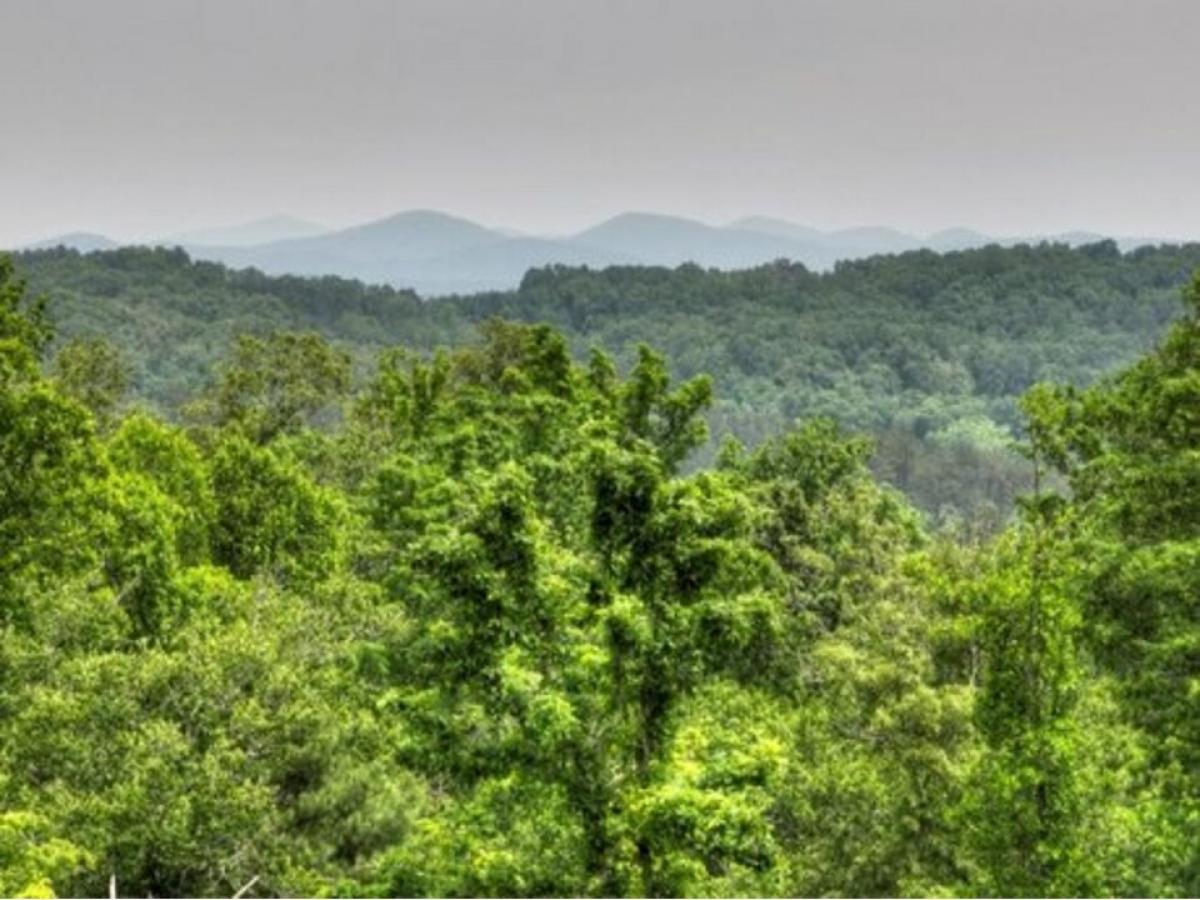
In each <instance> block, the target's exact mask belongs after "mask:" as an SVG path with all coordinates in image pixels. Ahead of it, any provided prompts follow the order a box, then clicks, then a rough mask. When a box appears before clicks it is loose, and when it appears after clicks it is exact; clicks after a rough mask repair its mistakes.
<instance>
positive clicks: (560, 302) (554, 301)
mask: <svg viewBox="0 0 1200 900" xmlns="http://www.w3.org/2000/svg"><path fill="white" fill-rule="evenodd" d="M17 263H18V265H19V267H20V269H21V270H22V271H23V272H24V273H26V274H27V276H28V277H29V279H30V282H31V284H32V285H33V287H34V288H35V289H36V290H42V291H46V292H48V294H49V295H50V297H51V306H50V313H51V316H52V318H53V319H54V320H55V321H56V323H57V326H58V331H59V335H60V338H61V339H69V338H71V337H78V336H97V335H98V336H103V337H104V338H105V339H106V340H108V341H110V342H112V343H113V344H114V345H115V346H117V347H118V348H120V349H121V350H122V351H123V353H124V355H125V357H126V359H127V360H128V362H129V363H130V364H131V366H132V384H133V393H134V395H135V396H137V397H141V398H143V399H145V400H147V401H150V402H151V403H152V404H153V405H154V407H155V408H156V409H157V410H158V411H160V412H162V413H163V414H165V415H167V416H169V417H172V418H173V417H175V416H176V413H177V410H178V408H179V406H180V404H181V403H183V402H184V401H185V400H186V399H187V398H188V397H190V396H191V395H192V394H193V393H194V392H195V391H196V389H197V388H198V387H199V386H200V385H201V384H202V382H203V380H204V378H205V377H206V375H207V373H208V372H209V370H210V369H211V367H212V365H213V364H214V363H215V361H216V360H217V359H219V358H220V357H221V356H222V355H223V354H224V353H225V351H226V348H228V347H229V345H230V342H231V340H232V339H233V337H234V336H235V335H236V334H239V333H244V332H248V333H254V334H260V335H263V334H267V333H269V332H271V331H274V330H279V329H298V330H313V331H316V332H319V333H321V334H322V335H324V336H325V337H326V338H328V339H330V340H332V341H333V342H335V344H336V345H337V346H339V347H340V348H341V349H344V350H346V351H347V352H349V353H350V354H351V356H352V358H353V359H354V360H355V361H356V363H357V364H358V366H357V372H358V374H359V375H360V376H362V375H365V373H366V372H368V371H369V369H370V367H371V365H373V362H372V361H373V359H374V356H375V354H376V353H377V352H378V351H379V350H380V349H383V348H385V347H389V346H394V345H403V346H405V347H408V348H410V349H413V350H416V351H422V352H428V351H431V350H433V349H434V348H435V347H437V346H443V345H444V346H450V347H457V346H463V345H464V344H466V343H469V342H471V341H473V340H475V339H477V337H478V329H477V326H478V324H479V323H480V322H483V321H486V320H488V319H489V318H491V317H495V316H500V317H503V318H505V319H509V320H513V321H525V322H546V323H549V324H552V325H554V326H555V327H556V328H557V329H559V330H560V331H561V333H562V334H563V335H564V337H565V339H566V340H567V342H568V345H569V347H570V349H571V351H572V354H573V355H574V357H575V358H576V359H577V360H583V359H586V358H587V354H588V352H589V351H590V349H591V348H592V347H600V348H603V349H605V350H607V351H608V352H610V353H611V354H613V355H614V358H615V359H616V362H617V366H618V369H619V370H621V371H627V370H628V369H629V367H630V366H631V365H632V364H633V363H634V361H635V359H636V354H637V350H636V347H637V344H638V343H639V342H641V341H643V340H647V339H649V340H651V341H652V342H653V343H654V344H655V345H656V346H657V347H659V348H661V349H662V350H663V351H665V353H666V355H667V358H668V359H669V360H670V367H671V371H672V374H673V375H674V376H675V377H677V378H689V377H692V376H693V375H696V374H698V373H707V374H709V375H711V376H712V378H713V380H714V384H715V386H716V394H717V397H718V400H717V402H716V404H715V406H714V407H713V409H712V410H711V412H710V413H709V414H708V418H709V421H710V424H711V426H712V428H711V431H712V434H713V440H712V441H710V442H709V444H708V445H707V446H706V447H704V448H701V449H700V451H699V452H698V454H697V455H696V456H695V458H694V459H693V460H692V461H691V464H693V465H695V464H707V463H711V461H712V460H713V459H714V455H715V451H716V447H717V446H718V443H719V439H720V437H721V436H722V435H724V434H726V433H732V434H735V435H737V436H738V437H739V438H740V439H741V440H743V441H744V442H746V443H748V444H750V445H757V444H758V443H759V442H761V441H762V440H764V439H765V438H767V437H769V436H771V435H774V434H778V433H780V432H781V431H782V430H783V429H784V428H786V427H787V426H788V425H790V424H791V423H792V422H794V421H795V420H796V419H798V418H806V417H813V416H828V417H831V418H833V419H835V420H836V421H838V422H839V423H840V424H842V425H843V426H844V427H846V428H849V429H852V430H855V431H863V432H868V433H871V434H872V435H874V436H875V438H876V443H877V448H876V452H875V454H874V456H873V462H872V466H873V469H874V471H875V473H876V474H877V475H878V476H879V477H880V478H883V479H885V480H887V481H888V482H889V483H892V484H895V485H897V486H898V487H900V488H901V489H903V490H904V491H905V492H906V493H907V495H908V496H909V497H910V498H911V499H912V500H913V501H914V502H915V503H917V505H918V506H919V507H921V508H922V509H924V510H925V511H927V512H928V513H929V514H930V515H931V516H932V517H933V518H934V520H935V521H939V522H945V521H954V520H963V519H965V520H968V521H970V522H973V523H975V524H977V525H978V526H979V527H981V528H983V529H984V530H995V529H996V528H997V527H999V525H1000V524H1002V523H1003V521H1004V520H1005V518H1006V517H1007V514H1008V512H1009V511H1010V510H1011V509H1012V504H1013V499H1014V497H1015V496H1016V495H1017V493H1019V492H1020V491H1022V490H1027V489H1028V488H1029V487H1030V470H1029V467H1028V465H1027V464H1026V463H1025V462H1024V461H1023V460H1021V459H1020V458H1019V457H1018V456H1017V455H1016V454H1015V453H1013V452H1012V451H1011V450H1010V449H1009V444H1010V442H1011V440H1012V438H1013V437H1016V436H1019V430H1020V429H1019V422H1020V420H1019V416H1018V415H1017V412H1016V400H1017V397H1018V396H1019V395H1020V394H1021V393H1022V392H1023V391H1025V390H1026V389H1027V388H1029V387H1030V386H1031V385H1032V384H1034V383H1035V382H1037V381H1040V380H1053V381H1057V382H1062V383H1069V384H1075V385H1085V384H1088V383H1091V382H1092V381H1094V380H1095V379H1096V378H1097V377H1099V376H1100V375H1101V374H1103V373H1105V372H1108V371H1111V370H1112V369H1114V368H1115V367H1117V366H1120V365H1123V364H1126V363H1128V362H1131V361H1132V360H1133V359H1134V358H1136V357H1137V356H1138V355H1139V354H1141V353H1144V352H1146V351H1147V350H1149V349H1150V348H1151V347H1153V346H1154V344H1155V342H1156V341H1158V340H1159V339H1160V338H1161V337H1162V335H1163V334H1164V333H1165V330H1166V327H1167V324H1168V323H1169V322H1170V320H1171V319H1173V318H1174V317H1175V316H1176V315H1177V312H1178V289H1179V287H1180V286H1181V285H1182V284H1183V283H1184V282H1185V281H1186V278H1187V276H1188V273H1189V272H1190V271H1191V270H1192V269H1193V268H1195V267H1196V266H1198V265H1200V246H1197V245H1190V246H1185V247H1170V246H1164V247H1158V248H1150V247H1146V248H1142V249H1139V250H1136V251H1132V252H1129V253H1125V254H1122V253H1120V252H1118V250H1117V248H1116V246H1115V245H1113V244H1112V243H1110V242H1105V243H1099V244H1094V245H1090V246H1087V247H1083V248H1079V249H1070V248H1068V247H1066V246H1065V245H1049V244H1046V245H1040V246H1037V247H1029V246H1019V247H1010V248H1001V247H998V246H993V247H988V248H984V249H980V250H971V251H965V252H958V253H948V254H944V255H938V254H935V253H932V252H929V251H921V252H911V253H905V254H901V255H897V256H884V257H874V258H871V259H868V260H864V261H859V262H853V263H841V264H839V265H838V266H837V268H836V269H835V270H834V271H833V272H831V273H827V274H815V273H812V272H809V271H807V270H806V269H804V268H803V267H802V266H799V265H789V264H784V263H780V264H776V265H771V266H764V267H761V268H757V269H752V270H747V271H742V272H717V271H706V270H702V269H700V268H697V267H695V266H687V265H685V266H682V267H679V268H677V269H673V270H671V269H657V268H646V267H629V268H612V269H607V270H603V271H595V270H587V269H576V268H553V269H542V270H534V271H531V272H530V273H529V274H528V275H527V276H526V277H525V279H524V282H523V283H522V285H521V287H520V289H519V290H517V291H512V292H502V293H489V294H479V295H473V296H463V297H453V298H445V299H441V300H437V301H429V302H423V301H422V300H420V299H419V298H417V297H416V295H414V294H412V293H409V292H405V291H395V290H392V289H390V288H384V287H368V286H365V285H362V284H360V283H358V282H353V281H345V280H342V279H338V278H332V277H330V278H313V279H307V278H296V277H279V278H274V277H267V276H264V275H261V274H259V273H256V272H253V271H230V270H227V269H225V268H223V267H221V266H219V265H216V264H212V263H205V262H193V261H190V260H189V259H188V258H187V257H186V256H185V255H184V254H183V253H182V252H181V251H169V250H150V249H145V248H126V249H122V250H117V251H112V252H104V253H94V254H89V255H80V254H78V253H75V252H73V251H64V250H48V251H38V252H31V253H26V254H22V255H21V256H19V257H18V258H17Z"/></svg>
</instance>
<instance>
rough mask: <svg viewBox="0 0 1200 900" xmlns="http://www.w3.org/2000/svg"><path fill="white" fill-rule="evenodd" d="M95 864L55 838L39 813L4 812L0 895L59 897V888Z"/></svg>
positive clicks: (0, 820) (1, 813) (0, 838)
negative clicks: (77, 873)
mask: <svg viewBox="0 0 1200 900" xmlns="http://www.w3.org/2000/svg"><path fill="white" fill-rule="evenodd" d="M93 862H94V860H93V859H92V857H91V856H90V855H89V854H88V853H87V852H85V851H83V850H81V849H80V848H79V847H76V846H75V845H74V844H72V843H70V842H69V841H65V840H63V839H62V838H58V837H53V836H52V832H51V831H50V829H49V828H48V827H47V822H46V821H45V819H44V818H42V817H41V816H39V815H37V814H36V813H32V812H25V811H7V812H4V811H0V894H3V895H4V896H6V897H55V896H57V893H56V890H57V889H56V885H57V886H59V888H61V887H62V886H63V885H64V884H66V883H68V882H69V879H70V877H71V876H72V875H73V874H75V873H76V872H77V871H79V870H80V869H82V868H84V867H85V866H87V865H90V864H92V863H93Z"/></svg>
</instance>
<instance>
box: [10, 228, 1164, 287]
mask: <svg viewBox="0 0 1200 900" xmlns="http://www.w3.org/2000/svg"><path fill="white" fill-rule="evenodd" d="M1103 239H1104V235H1100V234H1094V233H1090V232H1070V233H1067V234H1062V235H1047V236H1029V237H1007V238H1000V237H995V236H991V235H986V234H982V233H980V232H977V231H971V230H969V229H965V228H951V229H947V230H945V231H939V232H937V233H936V234H932V235H929V236H927V237H923V238H922V237H917V236H915V235H912V234H906V233H904V232H901V231H896V230H894V229H890V228H847V229H841V230H836V231H821V230H819V229H816V228H809V227H806V226H804V225H798V224H796V223H793V222H787V221H784V220H782V219H772V218H766V217H762V216H754V217H749V218H744V219H739V220H737V221H736V222H732V223H730V224H728V225H720V226H716V225H707V224H705V223H703V222H698V221H695V220H692V219H684V218H680V217H677V216H667V215H661V214H658V213H643V212H629V213H623V214H621V215H619V216H616V217H614V218H612V219H609V220H607V221H605V222H602V223H600V224H599V225H595V226H593V227H591V228H587V229H585V230H583V231H580V232H579V233H577V234H573V235H569V236H566V237H537V236H533V235H526V234H521V233H519V232H514V231H511V230H507V229H496V228H488V227H485V226H483V225H480V224H478V223H475V222H471V221H469V220H467V219H462V218H459V217H456V216H451V215H447V214H446V213H441V212H435V211H432V210H412V211H409V212H402V213H397V214H396V215H393V216H388V217H387V218H384V219H379V220H377V221H374V222H368V223H365V224H362V225H355V226H353V227H350V228H343V229H337V230H329V229H325V228H323V227H322V226H320V225H316V224H314V223H311V222H306V221H303V220H300V219H295V218H292V217H288V216H274V217H271V218H267V219H260V220H258V221H255V222H249V223H245V224H242V225H235V226H230V227H227V228H212V229H205V230H200V231H190V232H186V233H182V234H177V235H172V236H168V237H166V238H164V239H162V240H156V241H149V242H148V243H152V244H167V245H172V246H174V245H179V246H182V247H183V248H184V249H185V250H187V252H188V253H189V254H190V255H191V256H192V257H193V258H196V259H208V260H214V261H217V262H222V263H225V264H226V265H229V266H234V267H238V268H244V267H249V266H253V267H255V268H257V269H260V270H262V271H264V272H267V273H269V274H273V275H280V274H294V275H341V276H343V277H347V278H358V279H361V280H363V281H367V282H382V283H387V284H391V285H394V286H396V287H410V288H413V289H414V290H416V291H417V292H418V293H420V294H422V295H425V296H436V295H443V294H451V293H468V292H474V291H484V290H503V289H508V288H512V287H515V286H516V285H517V284H518V283H519V282H520V280H521V278H522V276H523V275H524V274H525V273H526V272H527V271H528V270H529V269H531V268H535V267H539V266H545V265H551V264H564V265H572V266H579V265H586V266H592V267H605V266H610V265H663V266H677V265H680V264H681V263H685V262H694V263H697V264H699V265H701V266H704V267H706V268H717V269H741V268H746V267H749V266H755V265H760V264H762V263H765V262H771V261H773V260H776V259H789V260H793V261H796V262H801V263H803V264H804V265H806V266H808V267H809V268H811V269H817V270H824V269H829V268H831V267H832V266H833V265H834V264H835V263H836V262H837V261H838V260H843V259H857V258H861V257H865V256H875V255H878V254H886V253H903V252H906V251H909V250H919V249H923V248H924V249H930V250H934V251H937V252H949V251H953V250H966V249H970V248H972V247H981V246H985V245H987V244H992V243H996V244H1002V245H1012V244H1017V243H1025V242H1028V243H1037V242H1039V241H1042V240H1049V241H1056V242H1061V243H1068V244H1071V245H1079V244H1086V243H1093V242H1095V241H1099V240H1103ZM1118 243H1119V245H1120V246H1121V247H1122V249H1131V248H1133V247H1137V246H1141V245H1143V244H1150V243H1158V241H1156V240H1152V239H1148V238H1147V239H1138V238H1123V239H1119V240H1118ZM58 245H62V246H66V247H71V248H74V249H77V250H79V251H81V252H91V251H94V250H108V249H112V248H114V247H116V246H118V242H117V241H114V240H112V239H110V238H107V237H105V236H104V235H99V234H92V233H86V232H76V233H72V234H65V235H62V236H60V237H55V238H51V239H49V240H44V241H39V242H37V243H36V244H33V245H30V246H31V247H33V248H45V247H53V246H58Z"/></svg>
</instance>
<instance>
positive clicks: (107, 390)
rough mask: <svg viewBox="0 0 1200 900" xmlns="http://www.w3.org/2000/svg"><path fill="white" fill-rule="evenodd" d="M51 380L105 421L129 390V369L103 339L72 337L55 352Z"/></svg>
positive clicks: (120, 356)
mask: <svg viewBox="0 0 1200 900" xmlns="http://www.w3.org/2000/svg"><path fill="white" fill-rule="evenodd" d="M52 369H53V373H54V381H55V383H56V385H57V387H58V389H59V390H60V391H62V393H64V394H66V395H67V396H68V397H71V398H73V399H75V400H78V401H79V402H80V403H82V404H83V405H84V406H85V407H87V409H88V410H90V411H91V413H92V415H93V416H95V417H96V421H97V422H101V423H104V422H107V421H108V420H109V419H110V418H111V416H112V414H113V412H114V411H115V410H116V408H117V405H118V404H119V403H120V402H121V399H122V397H124V395H125V392H126V391H127V390H128V389H129V380H130V371H129V365H128V364H127V363H126V362H125V359H124V358H123V357H122V355H121V353H120V351H119V350H117V348H115V347H113V346H112V345H111V344H109V343H108V342H107V341H105V340H103V339H102V338H74V339H73V340H71V341H68V342H67V343H66V344H64V345H63V346H62V348H60V349H59V351H58V353H57V354H55V357H54V363H53V365H52Z"/></svg>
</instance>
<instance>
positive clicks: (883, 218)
mask: <svg viewBox="0 0 1200 900" xmlns="http://www.w3.org/2000/svg"><path fill="white" fill-rule="evenodd" d="M1198 38H1200V0H790V2H789V0H778V2H775V0H719V2H718V0H688V2H682V0H507V2H499V0H474V2H465V0H415V2H376V0H337V2H333V0H328V2H316V0H288V2H284V0H193V2H189V0H105V2H95V0H92V2H86V0H77V2H68V0H0V115H2V116H3V120H2V121H3V132H2V133H0V245H3V244H12V243H16V242H19V241H24V240H29V239H34V238H37V237H42V236H46V235H49V234H53V233H58V232H62V231H67V230H75V229H90V230H97V231H102V232H105V233H109V234H112V235H114V236H118V237H138V236H148V235H154V234H162V233H164V232H168V231H173V230H177V229H183V228H192V227H198V226H203V225H210V224H220V223H230V222H236V221H240V220H247V219H251V218H255V217H258V216H262V215H266V214H271V213H277V212H286V213H292V214H295V215H299V216H303V217H306V218H312V219H315V220H317V221H320V222H325V223H328V224H331V225H341V224H349V223H352V222H355V221H358V220H363V219H367V218H371V217H376V216H381V215H385V214H388V213H390V212H395V211H398V210H402V209H407V208H414V207H427V208H437V209H444V210H447V211H449V212H453V213H458V214H462V215H466V216H469V217H473V218H477V219H479V220H481V221H483V222H485V223H487V224H494V225H509V226H513V227H518V228H525V229H530V230H551V231H565V230H569V229H571V228H574V227H577V226H580V225H583V224H586V223H589V222H591V221H593V220H596V219H598V218H601V217H604V216H606V215H610V214H613V213H616V212H619V211H622V210H626V209H641V210H658V211H664V212H672V213H678V214H682V215H689V216H695V217H698V218H702V219H705V220H708V221H714V222H719V221H724V220H728V219H732V218H735V217H738V216H741V215H746V214H751V213H758V214H770V215H777V216H783V217H787V218H790V219H793V220H796V221H799V222H804V223H809V224H813V225H817V226H825V227H828V226H845V225H856V224H887V225H894V226H897V227H901V228H908V229H913V230H917V231H931V230H935V229H938V228H942V227H946V226H949V225H960V224H961V225H968V226H973V227H977V228H981V229H985V230H990V231H993V232H1026V233H1029V232H1044V231H1054V230H1062V229H1067V228H1089V229H1096V230H1101V231H1106V232H1109V233H1114V234H1153V235H1169V236H1180V235H1186V236H1192V237H1200V99H1198V97H1200V52H1198V51H1197V46H1198Z"/></svg>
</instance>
